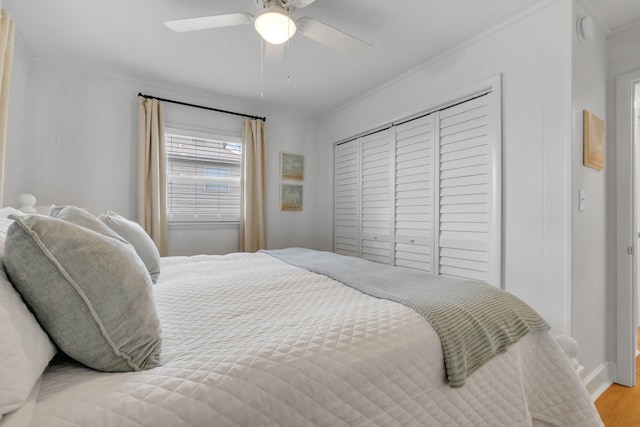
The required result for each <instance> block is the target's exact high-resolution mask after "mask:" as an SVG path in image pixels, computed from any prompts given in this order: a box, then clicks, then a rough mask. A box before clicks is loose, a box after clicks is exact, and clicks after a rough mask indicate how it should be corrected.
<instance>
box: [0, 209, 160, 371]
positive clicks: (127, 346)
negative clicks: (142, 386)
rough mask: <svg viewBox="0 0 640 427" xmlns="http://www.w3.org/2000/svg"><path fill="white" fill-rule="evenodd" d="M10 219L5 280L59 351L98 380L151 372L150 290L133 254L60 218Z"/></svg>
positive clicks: (155, 322) (154, 361) (154, 360)
mask: <svg viewBox="0 0 640 427" xmlns="http://www.w3.org/2000/svg"><path fill="white" fill-rule="evenodd" d="M76 209H77V208H76ZM63 211H64V209H63V210H61V211H60V212H63ZM67 212H73V214H72V215H76V213H77V211H76V210H75V209H69V210H68V211H67ZM87 215H89V216H91V214H88V213H87ZM59 216H64V215H61V214H59ZM80 218H81V220H82V221H85V220H86V221H87V223H88V224H89V226H94V227H95V226H96V225H95V224H91V220H90V219H87V218H86V217H84V216H80ZM93 218H94V219H95V221H97V222H98V224H99V226H102V227H105V228H108V227H106V226H105V225H104V224H102V223H100V221H99V220H98V219H97V218H95V217H93ZM14 219H15V222H14V224H13V225H11V227H9V232H8V234H7V240H6V254H5V266H6V270H7V274H8V276H9V278H10V279H11V281H12V282H13V284H14V287H15V288H16V290H17V291H18V292H19V293H20V294H21V295H22V298H23V299H24V300H25V301H26V303H27V305H29V307H30V308H31V310H32V311H33V312H34V314H35V316H36V318H37V319H38V321H39V322H40V324H41V325H42V327H43V328H44V329H45V330H46V331H47V333H48V334H49V336H50V337H51V339H52V340H53V341H54V342H55V343H56V344H57V345H58V347H59V348H60V349H61V350H62V351H64V352H65V353H66V354H67V355H69V356H70V357H72V358H73V359H75V360H77V361H78V362H80V363H82V364H84V365H86V366H88V367H90V368H93V369H97V370H100V371H105V372H125V371H138V370H142V369H149V368H153V367H154V366H157V365H158V363H159V356H160V349H161V341H162V339H161V333H160V321H159V319H158V315H157V310H156V306H155V301H154V298H153V289H152V286H153V285H152V283H151V278H150V277H149V274H148V272H147V270H146V268H145V266H144V264H143V263H142V261H141V260H140V258H138V256H137V255H136V254H135V252H134V251H133V248H132V247H131V246H130V245H129V244H128V243H123V242H122V241H121V238H120V237H119V236H117V235H116V237H112V236H109V235H108V234H107V235H105V234H102V233H100V232H97V231H94V230H91V229H89V228H85V227H82V226H80V225H77V224H74V223H71V222H69V221H66V220H63V219H60V218H51V217H46V216H42V215H26V216H23V217H14ZM76 219H77V218H76ZM98 228H99V227H98ZM108 233H113V232H112V231H111V230H108ZM113 234H115V233H113Z"/></svg>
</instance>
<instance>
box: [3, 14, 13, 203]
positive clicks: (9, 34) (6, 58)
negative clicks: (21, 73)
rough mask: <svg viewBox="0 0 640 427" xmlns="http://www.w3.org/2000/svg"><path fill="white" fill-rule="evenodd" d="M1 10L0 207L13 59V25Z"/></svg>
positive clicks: (7, 15)
mask: <svg viewBox="0 0 640 427" xmlns="http://www.w3.org/2000/svg"><path fill="white" fill-rule="evenodd" d="M1 10H2V20H0V207H2V200H3V193H4V162H5V153H6V145H7V115H8V111H9V86H10V84H11V60H12V59H13V33H14V24H13V22H12V21H11V19H10V18H9V14H8V13H7V12H6V11H5V10H4V9H1Z"/></svg>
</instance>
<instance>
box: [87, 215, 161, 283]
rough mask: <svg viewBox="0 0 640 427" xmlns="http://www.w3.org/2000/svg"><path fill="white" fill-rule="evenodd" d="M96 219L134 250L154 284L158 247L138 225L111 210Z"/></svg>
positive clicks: (158, 253) (158, 260)
mask: <svg viewBox="0 0 640 427" xmlns="http://www.w3.org/2000/svg"><path fill="white" fill-rule="evenodd" d="M98 218H99V219H100V221H102V222H103V223H104V224H106V225H107V226H108V227H109V228H110V229H111V230H113V231H115V232H116V233H118V234H119V235H120V236H121V237H122V238H123V239H125V240H126V241H128V242H129V243H130V244H131V246H133V249H135V250H136V253H137V254H138V256H139V257H140V259H141V260H142V262H143V263H144V265H145V266H146V267H147V270H148V271H149V274H150V275H151V280H152V281H153V283H156V282H157V281H158V276H159V275H160V252H158V247H157V246H156V244H155V243H154V242H153V240H151V237H149V235H148V234H147V232H146V231H144V229H143V228H142V227H141V226H140V224H138V223H137V222H134V221H130V220H128V219H126V218H124V217H123V216H121V215H118V214H117V213H116V212H114V211H111V210H110V211H108V212H107V213H106V214H100V216H99V217H98Z"/></svg>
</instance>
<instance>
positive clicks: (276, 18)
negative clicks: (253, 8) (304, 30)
mask: <svg viewBox="0 0 640 427" xmlns="http://www.w3.org/2000/svg"><path fill="white" fill-rule="evenodd" d="M253 25H254V26H255V28H256V31H257V32H258V34H260V35H261V36H262V38H263V39H264V40H265V41H266V42H268V43H271V44H282V43H284V42H286V41H287V40H289V39H290V38H291V37H292V36H293V35H294V34H295V33H296V24H295V22H293V20H292V19H291V18H289V15H288V14H287V13H286V11H285V10H284V9H281V8H278V7H276V8H270V9H267V10H265V11H264V12H263V13H261V14H260V15H258V17H257V18H256V20H255V22H254V24H253Z"/></svg>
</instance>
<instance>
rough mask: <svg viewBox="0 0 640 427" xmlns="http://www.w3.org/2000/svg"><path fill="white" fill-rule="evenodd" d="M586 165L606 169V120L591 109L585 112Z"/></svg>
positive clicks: (584, 143) (584, 142)
mask: <svg viewBox="0 0 640 427" xmlns="http://www.w3.org/2000/svg"><path fill="white" fill-rule="evenodd" d="M583 120H584V137H583V139H584V141H583V145H584V160H583V162H584V165H585V166H588V167H590V168H594V169H597V170H602V169H604V143H605V136H604V120H602V119H601V118H600V117H598V116H596V115H595V114H593V113H592V112H591V111H589V110H584V112H583Z"/></svg>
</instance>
